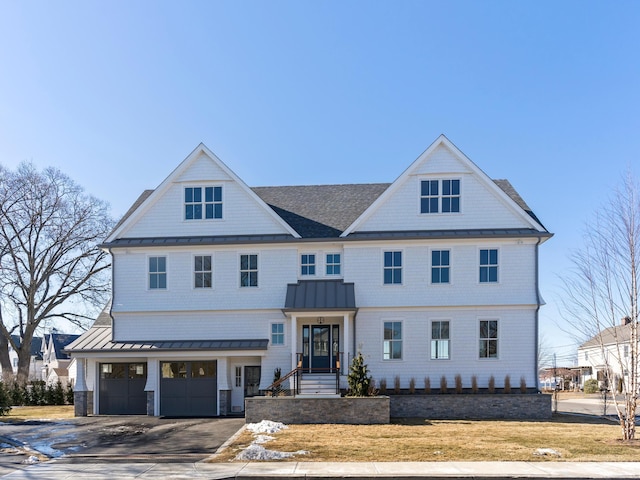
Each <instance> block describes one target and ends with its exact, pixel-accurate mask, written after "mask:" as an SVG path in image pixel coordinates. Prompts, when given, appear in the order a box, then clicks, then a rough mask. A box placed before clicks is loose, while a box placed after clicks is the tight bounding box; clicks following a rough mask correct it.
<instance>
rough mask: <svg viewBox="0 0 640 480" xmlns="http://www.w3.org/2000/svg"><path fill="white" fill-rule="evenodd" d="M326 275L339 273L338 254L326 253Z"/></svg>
mask: <svg viewBox="0 0 640 480" xmlns="http://www.w3.org/2000/svg"><path fill="white" fill-rule="evenodd" d="M326 260H327V261H326V264H325V265H326V267H327V275H340V254H339V253H327V259H326Z"/></svg>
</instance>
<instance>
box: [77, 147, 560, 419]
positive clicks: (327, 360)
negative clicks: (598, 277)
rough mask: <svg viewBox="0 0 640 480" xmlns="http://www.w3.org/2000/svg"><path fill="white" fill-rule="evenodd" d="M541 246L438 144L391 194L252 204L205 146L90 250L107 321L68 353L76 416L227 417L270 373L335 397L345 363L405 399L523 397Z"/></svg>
mask: <svg viewBox="0 0 640 480" xmlns="http://www.w3.org/2000/svg"><path fill="white" fill-rule="evenodd" d="M550 237H551V234H550V233H549V232H548V231H547V230H546V229H545V227H544V226H543V225H542V224H541V223H540V221H539V220H538V219H537V218H536V216H535V215H534V214H533V213H532V212H531V210H530V209H529V207H528V206H527V205H526V203H525V202H524V201H523V199H522V198H521V197H520V196H519V195H518V193H516V191H515V190H514V189H513V187H512V186H511V185H510V184H509V182H508V181H506V180H491V179H490V178H489V177H488V176H487V175H486V174H485V173H484V172H483V171H482V170H480V168H478V167H477V166H476V165H475V164H474V163H473V162H472V161H471V160H470V159H469V158H467V157H466V156H465V155H464V154H463V153H462V152H461V151H460V150H459V149H458V148H457V147H455V146H454V145H453V144H452V143H451V142H450V141H449V140H448V139H447V138H446V137H444V136H440V137H439V138H438V139H437V140H436V141H435V142H434V143H433V144H432V145H431V146H430V147H429V148H428V149H427V150H426V151H425V152H424V153H423V154H422V155H420V156H419V157H418V159H417V160H416V161H415V162H413V164H411V165H410V166H409V167H408V168H407V169H406V170H405V171H404V173H402V175H400V176H399V177H398V178H397V179H396V180H395V181H394V182H393V183H391V184H354V185H309V186H297V187H255V188H250V187H248V186H247V185H246V184H245V183H244V182H243V181H242V180H241V179H240V178H238V176H237V175H236V174H235V173H234V172H233V171H231V169H229V167H227V166H226V165H225V164H224V163H223V162H222V161H221V160H220V159H218V158H217V157H216V156H215V155H214V154H213V153H212V152H211V151H210V150H209V149H208V148H207V147H205V146H204V145H202V144H201V145H200V146H198V147H197V148H196V149H195V150H194V151H193V152H192V153H191V154H190V155H189V156H188V157H187V158H186V159H185V160H184V161H183V162H182V163H180V165H178V167H177V168H176V169H175V170H174V171H173V172H172V173H171V174H170V175H169V176H168V177H167V178H166V179H165V180H164V181H163V182H162V183H161V184H160V185H159V186H158V188H156V189H155V190H153V191H146V192H144V193H143V194H142V196H141V197H140V198H139V199H138V200H137V201H136V202H135V204H134V205H133V206H132V207H131V209H130V210H129V211H128V212H127V213H126V214H125V216H124V218H123V219H122V220H121V221H120V223H119V224H118V225H117V226H116V227H115V229H114V230H113V232H112V233H111V234H110V235H109V237H108V238H107V239H106V241H105V242H104V244H103V245H102V248H104V249H108V251H109V252H110V253H111V255H112V275H113V298H112V301H113V304H112V306H111V308H110V311H105V312H103V314H102V315H100V317H99V318H98V320H97V321H96V323H95V324H94V326H93V327H92V328H91V329H90V330H89V331H88V332H86V333H85V334H83V335H82V337H81V338H80V339H78V340H77V341H76V342H74V343H73V344H71V345H70V346H69V347H68V351H69V352H71V354H72V356H73V357H74V358H75V359H76V360H77V364H78V374H77V382H76V394H78V393H82V396H77V397H76V400H77V404H76V407H77V409H78V410H76V412H80V413H79V414H83V411H88V412H95V413H100V414H110V413H132V414H134V413H135V414H139V413H143V414H144V413H147V414H149V415H225V414H228V413H232V412H240V411H243V410H244V398H245V396H251V395H254V394H256V393H257V392H258V391H263V390H265V389H267V388H268V387H269V385H270V384H271V383H272V381H273V377H274V371H275V370H276V369H277V368H280V369H281V370H282V376H285V375H286V373H287V372H289V371H291V370H293V369H295V368H296V367H298V366H300V367H301V369H302V371H303V372H304V373H305V374H306V373H308V372H316V373H317V372H320V373H327V374H329V375H334V377H333V378H335V373H334V372H336V370H337V371H338V374H339V382H340V385H341V387H342V388H343V389H344V388H346V387H347V382H346V375H347V373H348V366H349V363H350V361H351V359H352V358H353V357H354V355H356V354H357V353H358V352H362V353H363V355H364V357H365V361H366V363H367V365H368V367H369V369H370V372H371V374H372V376H373V377H374V378H375V380H376V382H380V380H382V379H386V381H387V382H388V384H389V385H393V383H394V379H395V377H398V378H399V380H400V383H401V386H402V388H408V386H409V382H410V381H411V379H415V381H416V384H417V385H418V386H419V385H421V384H422V382H423V381H424V378H425V377H427V376H428V377H430V379H431V382H432V384H438V383H439V381H440V378H441V377H442V376H445V377H446V378H447V379H448V382H449V385H454V377H455V376H456V375H457V374H460V375H461V376H462V378H463V382H464V386H465V388H467V387H470V385H471V378H472V376H476V378H477V380H478V384H479V386H480V388H483V387H486V386H487V384H488V381H489V378H490V377H491V376H494V377H495V381H496V386H497V387H500V386H501V385H502V384H503V382H504V378H505V376H506V375H509V376H510V377H511V382H512V384H513V385H519V384H520V379H521V378H524V380H525V382H526V384H527V386H528V387H529V388H531V389H533V390H535V389H536V388H537V387H536V385H537V378H538V369H537V364H536V362H537V360H536V359H537V353H536V350H537V336H538V311H539V309H540V306H541V305H542V303H543V301H542V299H541V297H540V293H539V285H538V247H539V245H540V244H541V243H543V242H544V241H545V240H547V239H548V238H550ZM334 384H335V381H334ZM334 391H335V389H334ZM84 392H86V394H85V393H84ZM82 405H84V407H85V408H86V410H82V408H83V407H82Z"/></svg>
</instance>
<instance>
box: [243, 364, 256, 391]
mask: <svg viewBox="0 0 640 480" xmlns="http://www.w3.org/2000/svg"><path fill="white" fill-rule="evenodd" d="M259 391H260V367H244V396H245V397H255V396H256V395H258V393H259Z"/></svg>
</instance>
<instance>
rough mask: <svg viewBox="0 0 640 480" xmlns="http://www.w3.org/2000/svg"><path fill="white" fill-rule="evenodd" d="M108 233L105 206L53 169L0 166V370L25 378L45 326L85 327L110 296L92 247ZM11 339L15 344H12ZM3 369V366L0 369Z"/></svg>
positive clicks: (104, 263)
mask: <svg viewBox="0 0 640 480" xmlns="http://www.w3.org/2000/svg"><path fill="white" fill-rule="evenodd" d="M112 227H113V219H112V218H111V217H110V215H109V206H108V204H107V203H106V202H103V201H101V200H98V199H96V198H95V197H93V196H91V195H88V194H86V193H85V192H84V190H83V189H82V188H81V187H80V186H78V185H77V184H76V183H75V182H74V181H73V180H71V179H70V178H69V177H68V176H66V175H64V174H63V173H62V172H60V171H59V170H57V169H55V168H47V169H45V170H44V171H42V172H39V171H37V170H36V169H35V167H34V166H33V165H32V164H30V163H23V164H21V165H20V166H19V167H18V168H17V170H16V171H10V170H8V169H5V168H3V167H2V166H0V337H1V338H0V365H1V366H2V371H3V376H4V375H6V373H7V372H6V370H7V369H6V368H5V367H9V368H8V371H9V372H12V369H11V365H10V364H8V362H9V355H8V347H9V346H10V347H12V348H13V349H14V350H16V352H17V353H18V372H17V375H16V380H17V381H18V382H20V383H24V382H26V381H27V379H28V375H29V363H30V360H31V358H30V351H31V341H32V339H33V337H34V335H35V334H36V330H38V328H39V327H41V326H43V325H44V324H45V322H47V321H49V320H53V319H64V320H67V321H69V322H72V323H73V324H75V325H79V326H85V325H86V323H87V322H88V321H89V320H90V309H88V308H87V307H88V306H89V305H92V306H101V305H103V304H104V303H105V302H106V299H107V296H108V294H109V287H110V283H109V282H110V279H109V275H108V273H109V272H108V269H109V267H110V264H109V261H108V255H107V253H106V252H104V251H102V250H101V249H99V248H98V247H97V245H98V244H99V242H100V241H102V240H104V238H105V237H106V235H107V234H108V232H109V231H110V229H111V228H112ZM11 335H17V336H18V337H19V338H20V344H19V345H18V342H15V341H14V339H12V338H11ZM5 364H7V365H5Z"/></svg>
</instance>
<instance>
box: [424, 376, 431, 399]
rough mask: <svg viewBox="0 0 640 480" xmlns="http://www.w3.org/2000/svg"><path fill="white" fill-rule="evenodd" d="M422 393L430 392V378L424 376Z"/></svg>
mask: <svg viewBox="0 0 640 480" xmlns="http://www.w3.org/2000/svg"><path fill="white" fill-rule="evenodd" d="M424 393H425V394H427V395H429V394H430V393H431V379H430V378H429V377H424Z"/></svg>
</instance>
